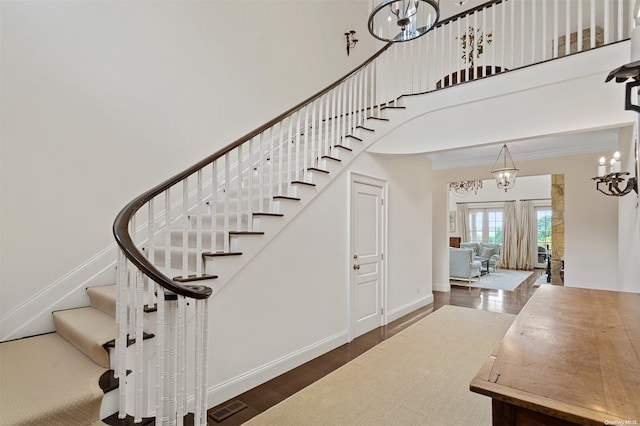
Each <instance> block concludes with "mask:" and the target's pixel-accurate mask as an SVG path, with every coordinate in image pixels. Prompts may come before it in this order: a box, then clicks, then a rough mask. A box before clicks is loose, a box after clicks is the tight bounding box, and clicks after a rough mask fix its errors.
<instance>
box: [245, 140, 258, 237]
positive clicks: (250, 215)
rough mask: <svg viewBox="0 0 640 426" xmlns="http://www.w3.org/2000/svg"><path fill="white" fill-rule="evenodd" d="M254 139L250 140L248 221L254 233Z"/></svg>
mask: <svg viewBox="0 0 640 426" xmlns="http://www.w3.org/2000/svg"><path fill="white" fill-rule="evenodd" d="M254 139H255V137H254V138H251V139H249V141H248V144H249V167H248V173H247V185H248V188H247V221H248V225H247V226H248V227H249V228H248V229H249V231H254V229H253V176H254V174H255V170H256V164H255V162H254V160H253V150H254V143H253V141H254Z"/></svg>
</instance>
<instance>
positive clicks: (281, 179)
mask: <svg viewBox="0 0 640 426" xmlns="http://www.w3.org/2000/svg"><path fill="white" fill-rule="evenodd" d="M279 140H280V143H279V144H278V154H279V155H278V195H282V194H283V192H282V191H283V183H284V170H283V166H284V158H283V157H284V148H285V146H286V144H287V142H286V140H285V137H284V120H282V121H281V122H280V139H279Z"/></svg>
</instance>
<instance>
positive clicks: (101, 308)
mask: <svg viewBox="0 0 640 426" xmlns="http://www.w3.org/2000/svg"><path fill="white" fill-rule="evenodd" d="M87 294H88V295H89V299H90V301H91V306H87V307H82V308H77V309H69V310H64V311H56V312H54V313H53V314H52V315H53V320H54V324H55V327H56V332H55V333H50V334H45V335H41V336H34V337H29V338H25V339H19V340H14V341H9V342H4V343H1V344H0V425H17V424H20V425H61V426H68V425H92V426H93V425H100V424H104V423H102V422H101V421H100V408H101V404H102V398H103V395H104V392H103V391H102V389H100V386H99V384H98V382H99V379H100V376H101V375H102V374H103V373H105V372H106V371H107V369H108V368H109V365H110V360H109V353H108V350H107V349H106V348H105V346H104V345H105V344H106V343H108V342H110V341H112V340H113V339H115V337H116V325H115V296H116V291H115V286H114V285H111V286H101V287H92V288H89V289H87Z"/></svg>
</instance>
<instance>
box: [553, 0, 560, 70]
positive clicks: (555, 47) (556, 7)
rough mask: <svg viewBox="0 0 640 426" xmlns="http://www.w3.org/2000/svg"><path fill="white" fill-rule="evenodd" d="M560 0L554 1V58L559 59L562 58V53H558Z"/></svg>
mask: <svg viewBox="0 0 640 426" xmlns="http://www.w3.org/2000/svg"><path fill="white" fill-rule="evenodd" d="M558 20H559V17H558V0H554V2H553V57H554V58H557V57H558V56H560V52H558V36H559V34H560V32H559V31H558Z"/></svg>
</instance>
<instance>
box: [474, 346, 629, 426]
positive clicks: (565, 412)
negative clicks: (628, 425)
mask: <svg viewBox="0 0 640 426" xmlns="http://www.w3.org/2000/svg"><path fill="white" fill-rule="evenodd" d="M495 359H496V358H495V356H494V355H491V356H489V358H488V359H487V360H486V361H485V362H484V364H483V365H482V367H480V370H479V371H478V373H477V374H476V376H475V377H474V378H473V379H472V380H471V382H470V383H469V390H470V391H471V392H474V393H478V394H481V395H485V396H488V397H491V398H492V399H495V400H498V401H502V402H504V403H507V404H511V405H515V406H518V407H522V408H525V409H527V410H531V411H535V412H538V413H542V414H546V415H548V416H552V417H556V418H559V419H562V420H566V421H569V422H573V423H578V424H583V425H603V424H605V422H607V423H610V424H611V422H612V421H622V422H624V421H625V420H630V419H626V418H622V417H618V416H615V415H613V414H607V413H603V412H602V411H597V410H592V409H590V408H586V407H580V406H576V405H572V404H567V403H563V402H559V401H556V400H554V399H550V398H547V397H543V396H540V395H534V394H531V393H529V392H525V391H521V390H518V389H513V388H510V387H506V386H502V385H499V384H497V383H492V382H490V381H489V380H488V379H489V375H490V373H491V369H489V370H488V371H487V366H490V367H493V364H494V362H495ZM622 424H624V423H622Z"/></svg>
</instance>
